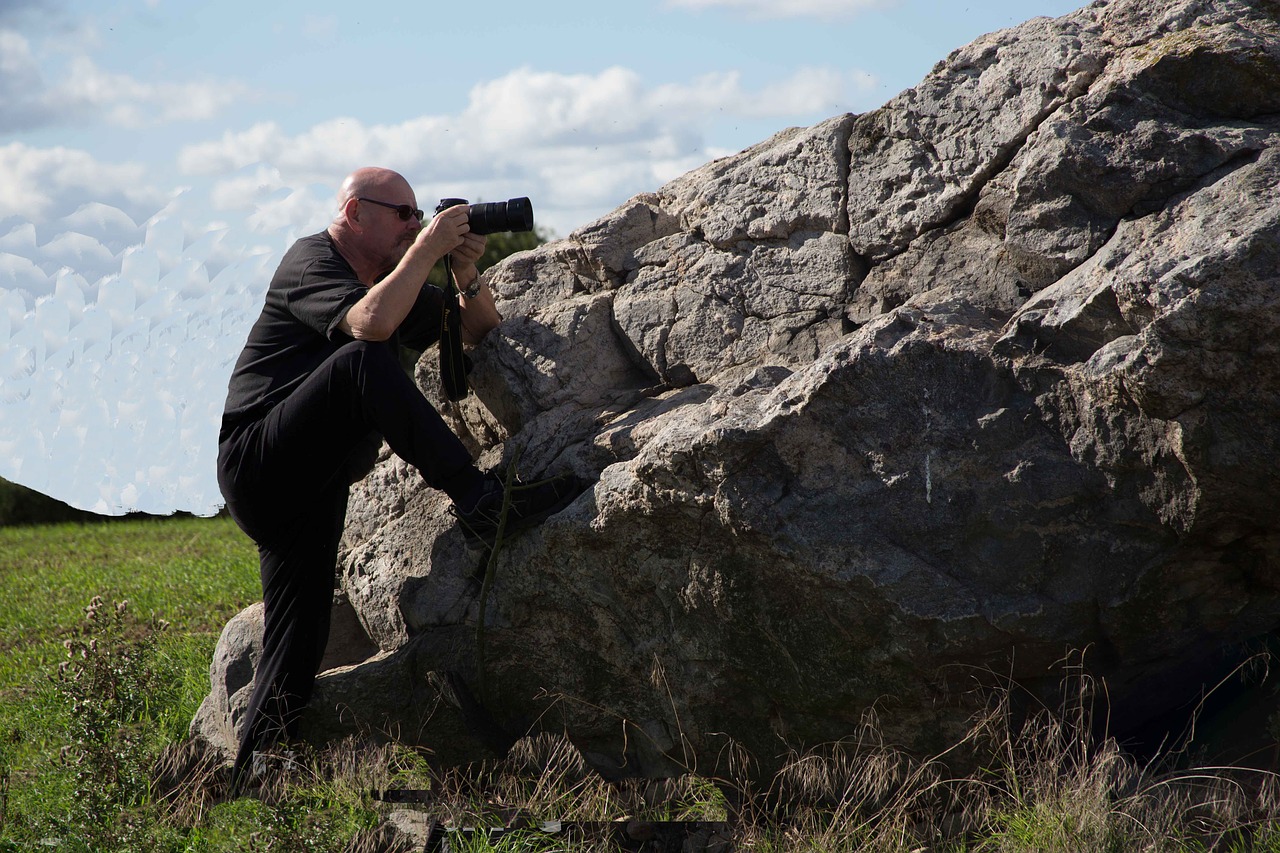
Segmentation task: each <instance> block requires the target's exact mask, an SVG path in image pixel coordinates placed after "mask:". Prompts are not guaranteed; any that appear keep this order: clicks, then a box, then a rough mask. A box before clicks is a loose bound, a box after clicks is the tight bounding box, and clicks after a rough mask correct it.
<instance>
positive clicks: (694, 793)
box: [173, 671, 1280, 853]
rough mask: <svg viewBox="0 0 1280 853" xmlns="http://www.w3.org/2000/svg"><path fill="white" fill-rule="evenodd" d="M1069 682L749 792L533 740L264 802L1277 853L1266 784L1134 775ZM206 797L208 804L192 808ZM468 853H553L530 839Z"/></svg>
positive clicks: (342, 767) (1225, 773) (366, 771)
mask: <svg viewBox="0 0 1280 853" xmlns="http://www.w3.org/2000/svg"><path fill="white" fill-rule="evenodd" d="M1068 682H1069V689H1068V690H1067V692H1066V693H1065V694H1064V697H1063V699H1064V701H1063V704H1062V706H1061V707H1059V708H1052V709H1051V708H1041V709H1040V710H1039V711H1038V712H1036V713H1033V714H1031V715H1030V716H1029V717H1027V716H1025V715H1018V714H1015V712H1014V710H1013V708H1012V707H1011V702H1010V699H1009V696H1010V694H1009V692H1008V691H1003V692H1001V691H996V692H993V693H992V694H991V696H990V700H991V701H990V703H989V705H988V708H987V711H986V712H985V713H983V714H981V715H980V716H979V717H977V718H976V719H975V720H974V722H973V725H972V727H971V729H970V731H969V734H968V736H967V737H966V738H965V739H964V740H963V741H962V742H961V743H958V744H956V746H955V747H954V748H953V749H952V750H949V751H948V752H947V753H946V754H943V755H938V756H933V757H929V758H924V759H921V758H915V757H912V756H910V755H908V754H907V753H906V752H904V751H903V750H900V749H897V748H895V747H894V746H893V745H892V744H890V743H887V742H886V741H885V740H884V738H883V737H882V735H881V729H880V726H879V725H878V721H877V719H876V717H875V715H874V714H873V713H868V714H867V715H866V716H865V717H864V720H863V724H862V726H861V727H860V729H859V731H858V732H857V733H855V735H854V736H852V737H850V738H849V739H846V740H844V741H841V742H839V743H834V744H828V745H825V746H823V747H820V748H815V749H811V750H807V751H805V752H803V753H797V754H795V755H794V756H792V758H791V760H790V761H789V762H788V763H787V765H786V767H785V768H784V769H783V771H782V772H781V773H779V774H778V775H777V776H776V777H775V778H773V779H772V780H770V781H769V783H768V785H767V786H765V787H763V788H762V789H758V790H757V788H756V787H754V785H755V783H754V782H753V781H752V780H750V779H747V778H745V777H744V778H741V779H718V780H708V779H703V778H700V777H696V776H692V775H690V776H685V777H681V778H678V779H667V780H651V781H641V780H632V781H630V782H625V783H610V782H606V781H605V780H603V779H602V778H600V777H599V776H598V775H597V774H595V773H594V772H592V771H591V770H590V768H589V767H588V766H587V765H586V763H585V762H584V761H583V759H582V756H581V755H580V754H579V753H578V751H577V750H576V749H575V748H574V747H573V746H572V745H571V744H570V743H569V741H568V740H567V739H565V738H563V737H556V736H552V735H547V734H543V735H538V736H536V737H531V738H526V739H524V740H522V741H520V742H519V743H518V744H517V745H516V747H515V748H514V749H513V750H512V752H511V753H510V754H509V755H508V756H507V758H506V759H504V760H503V761H499V762H491V763H487V764H482V765H477V766H474V767H468V768H455V769H451V770H438V769H433V768H431V767H430V766H429V765H428V764H427V763H426V762H425V760H424V759H422V757H421V756H419V755H418V754H417V753H415V752H413V751H412V750H407V749H405V748H403V747H398V746H395V745H382V746H370V745H367V744H361V743H359V742H356V741H348V742H345V743H343V744H338V745H335V746H332V747H329V748H328V749H325V750H322V751H320V752H318V753H315V754H313V755H310V756H307V757H306V759H305V760H304V761H302V762H301V763H300V764H299V765H298V767H296V768H295V769H294V770H292V771H290V772H288V773H285V774H283V775H282V776H281V777H280V778H279V779H277V780H276V781H275V782H274V783H273V784H272V786H270V787H268V788H264V789H263V791H262V792H261V793H260V794H259V797H260V798H261V799H262V801H264V802H270V803H273V804H277V805H279V804H282V803H288V802H289V801H290V800H291V798H292V799H297V798H298V797H307V798H310V802H312V803H315V802H318V801H323V802H327V803H336V802H347V803H349V804H350V805H349V806H347V807H345V808H344V809H338V810H337V811H339V812H341V813H342V814H345V815H347V816H348V818H349V816H350V815H351V814H352V813H353V812H354V811H357V810H358V809H365V814H366V815H373V814H381V815H384V816H385V814H386V813H387V812H388V810H389V809H388V807H386V806H385V805H382V804H379V803H377V802H376V801H375V800H373V799H372V798H371V796H370V792H371V791H376V790H383V789H385V788H388V787H395V786H401V787H405V786H408V787H418V788H423V789H426V790H428V791H429V792H430V803H429V804H426V805H423V806H421V808H422V809H424V810H426V811H427V812H428V813H429V816H430V819H432V820H436V821H440V822H442V823H444V824H447V825H452V826H490V827H493V826H511V825H513V824H518V823H520V822H522V821H523V822H525V823H526V825H527V824H528V823H529V822H532V823H533V824H535V825H536V823H537V822H538V821H544V820H556V821H563V822H566V823H573V822H582V823H589V822H623V821H636V820H644V821H719V822H724V823H727V824H728V825H729V826H730V827H731V838H729V839H727V840H725V839H722V840H721V841H719V842H716V841H715V840H714V838H713V840H712V843H711V846H708V847H706V849H727V847H728V846H729V843H730V842H731V844H732V846H733V848H734V849H738V850H747V851H762V853H775V851H777V853H782V851H828V850H829V851H836V850H857V851H886V853H887V851H895V853H907V851H912V853H919V851H954V853H961V851H972V852H973V853H978V851H981V853H994V851H1001V853H1003V852H1004V851H1028V852H1029V851H1037V853H1042V852H1043V851H1063V852H1064V853H1066V851H1071V853H1077V851H1117V853H1119V851H1217V850H1221V851H1241V853H1243V851H1246V850H1249V851H1252V850H1277V851H1280V831H1278V830H1277V827H1280V780H1278V779H1277V777H1276V776H1275V775H1273V774H1270V773H1263V772H1257V771H1248V770H1243V769H1240V768H1197V769H1182V770H1176V769H1171V768H1173V767H1174V765H1175V764H1176V762H1177V759H1178V758H1179V756H1169V755H1165V756H1162V757H1161V758H1160V759H1158V760H1156V761H1152V762H1146V763H1143V762H1139V761H1137V760H1135V759H1134V758H1133V757H1132V756H1130V755H1128V754H1126V753H1125V752H1124V751H1123V750H1122V749H1121V748H1120V746H1119V745H1118V744H1117V743H1116V742H1115V740H1114V739H1112V738H1109V737H1105V736H1104V737H1100V738H1099V737H1095V736H1093V735H1092V734H1091V732H1092V731H1093V730H1094V729H1093V726H1092V723H1093V720H1092V716H1093V713H1094V708H1093V705H1094V702H1095V688H1096V685H1095V684H1094V683H1093V682H1092V681H1091V680H1090V679H1088V677H1087V676H1085V675H1083V674H1082V672H1080V671H1075V672H1074V673H1073V674H1072V675H1071V677H1070V678H1069V679H1068V681H1067V682H1064V683H1068ZM962 754H963V755H964V756H965V763H966V765H968V764H969V762H970V761H971V760H972V759H973V757H975V756H979V757H981V758H982V760H981V762H980V763H979V764H978V765H977V766H978V768H979V769H977V770H974V771H972V772H967V773H964V774H953V773H951V772H950V771H949V769H948V765H949V763H956V762H951V761H950V759H951V758H953V757H955V756H959V755H962ZM744 758H745V757H744ZM189 764H190V762H189ZM190 766H191V767H192V768H193V770H192V772H193V774H194V775H193V777H192V778H193V779H194V780H195V781H191V780H188V781H187V782H186V783H184V786H183V787H181V788H180V789H175V790H181V791H182V792H183V793H182V796H181V797H180V798H179V797H175V798H174V801H175V802H176V800H177V799H183V800H185V801H187V802H192V803H200V804H202V805H199V806H193V807H190V808H188V809H187V810H186V811H181V810H175V811H174V812H173V819H175V820H178V821H180V822H184V823H185V824H186V825H187V826H192V825H194V824H197V823H199V822H200V821H201V820H205V819H207V817H208V814H209V808H210V807H211V806H212V805H215V804H216V801H217V799H218V793H217V791H218V787H217V786H218V784H219V782H218V778H219V777H218V771H217V770H216V769H213V768H210V767H209V766H208V765H207V764H198V763H196V764H190ZM739 766H741V767H746V766H747V762H746V761H745V760H743V761H740V762H739ZM179 775H180V774H179ZM201 780H203V781H201ZM202 785H203V786H204V788H205V790H206V792H209V791H212V792H213V793H212V794H208V795H206V796H203V797H202V796H201V795H200V793H199V789H200V788H201V786H202ZM317 792H320V793H317ZM366 819H367V820H372V821H373V824H372V825H369V826H366V827H364V828H363V829H359V831H356V832H354V834H350V835H349V840H348V841H347V842H345V843H346V847H345V849H346V850H347V851H350V853H357V851H363V850H376V849H395V848H396V845H401V846H402V847H404V845H410V846H412V845H414V844H416V845H418V846H417V849H421V839H416V840H414V839H411V838H408V837H406V836H404V835H402V834H401V835H397V834H396V833H395V832H393V831H391V829H390V828H389V826H388V825H387V824H385V823H382V824H378V822H377V820H375V819H373V818H366ZM352 825H354V824H353V822H352V821H351V820H350V819H348V828H350V826H352ZM513 839H515V840H513ZM467 843H468V847H467V849H475V850H491V849H519V850H534V849H551V848H550V847H548V846H547V845H548V844H550V843H551V842H550V840H549V839H547V838H545V837H543V838H538V837H537V833H533V834H531V835H530V836H527V837H523V839H522V840H521V839H519V838H517V837H515V836H509V837H508V838H507V840H506V841H504V842H497V841H492V840H489V839H483V838H480V839H476V838H472V839H470V840H469V841H468V842H467ZM717 843H718V844H719V845H720V846H719V848H717V847H716V844H717ZM603 846H607V844H606V843H605V842H603V841H602V840H601V838H600V837H596V838H594V840H593V839H590V838H585V839H582V840H581V842H580V844H578V846H575V843H569V842H568V841H567V840H566V839H564V838H560V839H557V840H556V845H555V848H554V849H558V850H566V849H584V850H585V849H602V847H603ZM307 849H312V848H307ZM315 849H319V848H315ZM405 849H408V848H405Z"/></svg>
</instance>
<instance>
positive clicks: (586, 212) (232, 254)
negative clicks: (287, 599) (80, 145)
mask: <svg viewBox="0 0 1280 853" xmlns="http://www.w3.org/2000/svg"><path fill="white" fill-rule="evenodd" d="M2 2H3V0H0V3H2ZM6 44H7V47H6V46H5V45H6ZM25 50H26V45H25V43H24V42H20V41H16V40H10V41H8V42H3V39H2V38H0V61H4V60H5V58H6V57H7V58H8V59H9V60H11V62H12V64H13V67H14V69H15V73H27V74H28V75H29V79H30V80H31V81H33V83H32V85H33V87H34V88H35V89H36V90H38V91H40V92H43V93H44V94H45V95H49V93H50V92H51V91H52V88H51V87H49V86H46V85H44V84H43V83H42V82H41V81H40V79H39V71H40V69H39V68H38V67H37V66H36V64H35V63H34V61H33V60H32V61H29V60H30V51H26V52H25V53H24V51H25ZM78 68H79V70H80V72H82V73H81V74H80V75H79V77H80V79H79V81H78V82H77V83H76V84H75V87H73V88H72V89H67V90H66V91H65V92H64V94H65V95H66V98H67V99H68V100H76V101H78V102H79V103H81V104H92V105H93V107H94V109H95V110H98V111H99V112H100V113H101V114H103V115H106V114H110V115H111V116H112V117H113V120H115V121H117V122H145V121H158V120H162V119H171V118H177V117H179V116H181V115H184V114H186V115H190V116H194V115H200V114H206V113H207V112H209V111H211V110H216V109H217V108H218V105H219V103H220V102H219V101H217V99H216V98H215V99H213V100H211V101H209V102H208V103H206V104H204V105H201V104H199V103H198V101H199V91H198V90H195V89H186V88H183V87H182V86H180V85H176V84H175V85H174V86H168V85H167V84H165V85H161V84H144V83H141V82H139V81H137V80H132V79H130V78H128V77H124V76H120V75H111V74H109V73H107V72H104V71H101V70H100V69H98V68H96V67H95V66H93V65H92V64H91V63H88V62H87V61H82V62H81V64H80V65H79V66H78ZM24 69H25V70H24ZM872 82H873V81H871V80H870V78H868V77H867V76H866V75H859V74H857V73H849V72H843V71H836V70H832V69H824V68H811V69H803V70H800V71H798V72H796V73H795V74H793V75H791V76H789V77H787V78H785V79H780V80H775V81H771V82H769V83H767V84H765V85H761V86H748V85H747V84H745V83H744V81H743V78H742V76H741V75H740V74H738V73H736V72H726V73H720V74H713V75H708V76H705V77H702V78H699V79H696V80H693V81H690V82H688V83H682V84H663V85H653V84H650V83H647V82H646V81H645V80H643V79H642V78H641V77H640V76H639V75H638V74H636V73H635V72H634V71H631V70H629V69H625V68H610V69H606V70H603V71H601V72H599V73H597V74H557V73H549V72H538V71H534V70H531V69H521V70H519V71H515V72H513V73H511V74H508V75H506V76H504V77H502V78H500V79H497V80H493V81H489V82H487V83H484V84H481V85H478V86H475V87H474V88H473V89H472V91H471V92H470V95H469V100H468V103H467V105H466V106H465V107H464V108H463V109H462V110H460V111H459V112H458V113H456V114H453V115H422V116H418V117H414V118H410V119H407V120H405V121H402V122H397V123H394V124H365V123H364V122H361V121H359V120H356V119H352V118H335V119H331V120H328V121H324V122H321V123H318V124H315V125H314V126H312V127H310V128H308V129H306V130H304V131H303V132H301V133H291V132H287V131H286V130H285V129H284V128H283V127H282V126H281V125H279V124H275V123H263V124H258V125H254V126H252V127H249V128H247V129H244V130H241V131H238V132H227V133H225V134H223V135H222V136H221V138H218V139H212V140H209V141H206V142H202V143H199V144H194V145H189V146H187V147H185V148H183V149H182V150H181V151H180V152H179V153H178V156H177V162H178V167H179V169H180V170H181V172H182V173H184V174H185V175H187V176H188V177H189V178H190V179H191V183H192V184H193V187H192V188H190V189H189V190H186V191H178V190H169V189H162V188H159V187H157V186H156V185H155V183H154V182H156V181H158V180H160V178H159V177H158V175H160V174H162V173H163V171H162V169H161V168H159V166H160V165H163V164H149V166H147V167H144V166H143V165H141V164H135V163H107V162H102V161H100V160H98V159H96V158H94V157H92V156H91V155H89V154H88V153H86V152H84V151H78V150H74V149H70V148H43V149H42V148H35V147H31V146H28V145H24V144H21V143H12V144H9V145H5V146H0V174H3V175H5V180H4V181H3V182H0V476H4V477H6V478H8V479H11V480H17V481H18V482H22V483H24V484H25V485H28V486H31V487H32V488H37V489H40V490H41V491H45V492H48V493H51V494H54V495H55V496H57V497H60V498H62V499H63V500H67V501H69V502H71V503H73V504H75V505H78V506H83V507H87V508H93V509H97V510H98V511H108V512H118V511H122V510H125V509H133V508H138V509H146V510H150V511H156V512H165V511H169V510H172V509H175V508H177V509H188V510H191V511H194V512H212V511H213V510H214V509H216V508H217V505H218V503H219V500H220V499H219V496H218V494H217V486H216V483H215V482H214V479H213V471H214V464H213V459H212V454H213V453H214V452H215V448H216V429H217V424H218V422H219V419H220V416H221V407H222V402H223V398H224V395H225V391H226V381H227V376H228V375H229V372H230V367H231V364H232V363H233V362H234V360H235V357H236V356H237V354H238V352H239V348H240V346H241V345H242V343H243V341H244V337H245V334H246V333H247V330H248V327H249V325H250V324H251V323H252V322H253V319H254V318H255V317H256V316H257V313H258V311H259V310H260V308H261V300H262V292H263V290H264V289H265V286H266V283H267V282H268V281H269V279H270V276H271V272H272V270H273V269H274V267H275V265H276V264H277V263H278V260H279V257H280V255H281V254H282V253H283V251H284V250H285V249H286V248H287V246H288V244H289V243H290V242H292V240H293V239H294V238H296V237H297V236H299V235H300V234H302V233H308V232H311V231H316V230H319V229H320V228H322V227H323V226H324V224H325V223H326V222H327V221H328V218H329V217H330V216H331V215H332V213H333V206H334V192H335V190H336V185H337V182H338V181H339V180H340V179H341V178H342V176H343V175H345V174H346V173H347V172H349V171H350V170H351V169H353V168H355V167H358V166H363V165H370V164H378V165H385V166H389V167H391V168H395V169H398V170H399V171H401V172H402V173H404V174H405V175H406V177H408V178H409V180H410V181H411V182H412V183H413V184H414V186H415V189H416V190H417V191H418V193H419V198H418V202H419V205H420V206H422V207H424V208H429V207H431V206H434V200H435V199H436V198H437V197H441V196H448V195H458V196H466V197H469V198H471V199H472V200H488V201H493V200H498V199H501V198H507V197H510V196H513V195H528V196H530V197H531V198H532V199H533V200H534V207H535V210H536V212H537V220H538V224H539V225H540V226H541V227H544V228H547V227H549V228H551V229H552V230H554V231H555V232H556V233H557V234H560V235H564V234H567V233H568V232H569V231H570V230H572V229H573V228H575V227H577V226H579V225H582V224H585V223H586V222H588V221H590V220H591V219H592V218H594V217H596V216H599V215H601V214H603V213H605V212H607V211H608V210H609V209H610V208H612V207H613V206H615V205H617V204H619V203H621V202H622V201H624V200H625V199H626V198H627V197H629V196H631V195H634V194H635V193H637V192H642V191H646V190H653V189H656V188H657V187H659V186H661V185H662V184H664V183H666V182H667V181H669V180H671V179H673V178H675V177H677V176H679V175H680V174H683V173H684V172H686V171H688V170H689V169H692V168H695V167H697V166H699V165H701V164H702V163H704V162H706V161H707V160H710V159H712V158H714V157H719V156H723V155H725V154H728V153H731V152H729V151H726V150H724V149H723V148H722V147H719V146H713V145H712V144H711V143H710V142H709V140H710V139H712V138H713V137H714V136H715V134H716V132H717V129H718V127H720V126H722V125H723V124H724V123H727V122H730V121H732V122H738V121H744V122H745V121H753V120H754V121H759V120H762V119H763V120H765V122H770V121H771V120H782V121H786V122H788V123H797V122H801V121H806V120H810V119H811V120H815V121H816V120H821V119H823V118H826V117H827V116H828V115H831V114H833V113H835V112H839V111H841V110H846V109H851V108H853V105H854V104H855V103H856V102H857V101H858V100H859V99H860V98H862V97H864V96H865V94H866V93H867V92H868V91H869V88H870V87H871V85H872ZM11 91H12V87H6V84H5V83H4V82H3V81H0V121H3V120H4V118H5V114H6V110H12V109H13V108H14V105H15V104H16V103H17V101H15V100H14V99H13V98H8V99H7V100H6V95H5V93H6V92H11ZM185 101H192V102H196V103H195V105H194V106H192V105H188V104H185V103H180V102H185ZM42 103H43V104H44V105H45V106H48V105H50V104H52V103H53V100H52V99H51V98H46V99H45V100H44V101H43V102H42ZM183 110H187V112H186V113H183ZM37 112H38V110H33V111H32V113H31V114H32V115H33V116H34V115H36V113H37ZM215 217H216V218H217V219H218V220H220V221H216V222H215V221H213V220H214V218H215ZM15 223H16V224H15Z"/></svg>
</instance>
